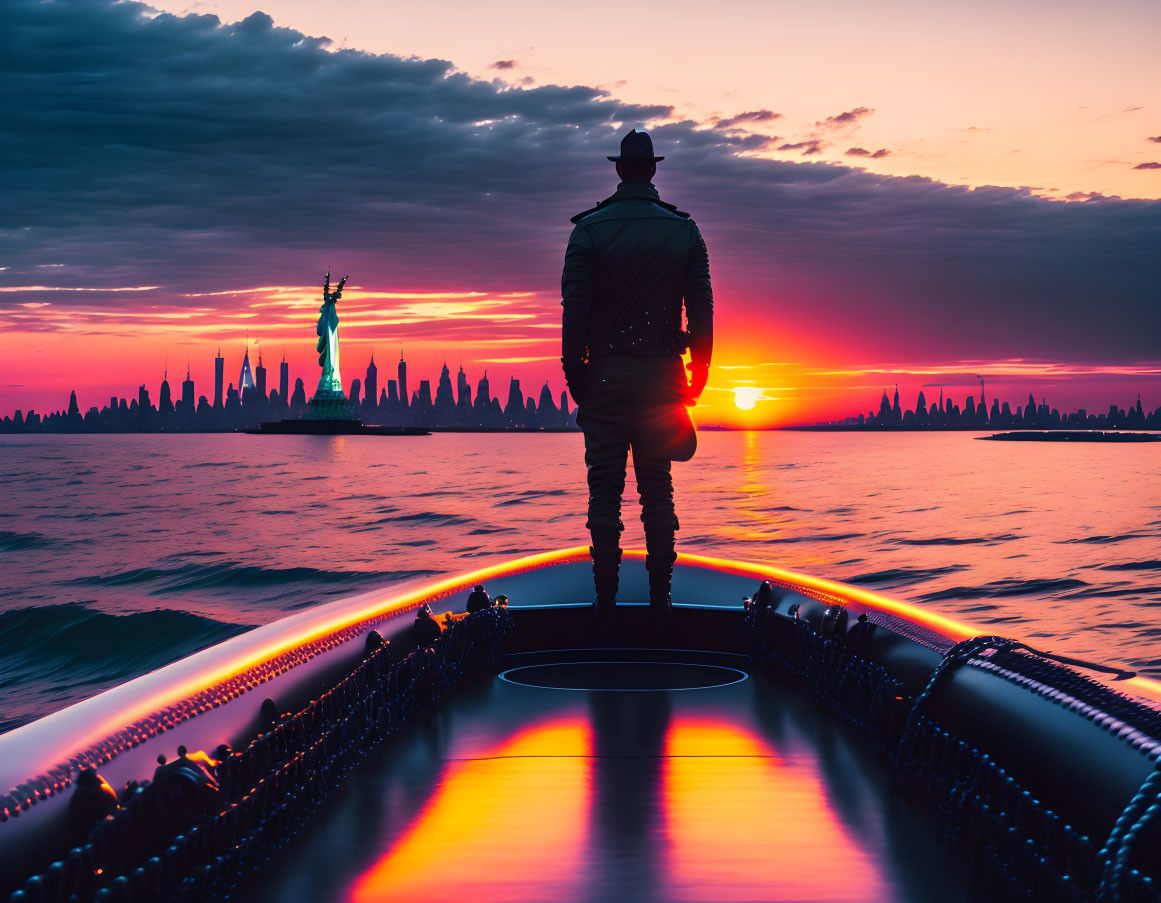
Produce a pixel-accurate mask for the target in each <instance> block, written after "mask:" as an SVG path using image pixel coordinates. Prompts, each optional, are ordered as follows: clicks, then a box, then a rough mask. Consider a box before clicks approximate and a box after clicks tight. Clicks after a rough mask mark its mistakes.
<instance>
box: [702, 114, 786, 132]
mask: <svg viewBox="0 0 1161 903" xmlns="http://www.w3.org/2000/svg"><path fill="white" fill-rule="evenodd" d="M781 118H782V114H781V113H775V112H773V111H772V110H750V111H748V112H746V113H739V114H738V115H736V116H731V117H730V118H729V119H718V120H717V121H716V122H715V123H714V125H716V126H717V127H718V128H719V129H729V128H736V127H738V126H742V125H745V126H748V125H757V124H759V123H763V122H773V121H774V120H775V119H781Z"/></svg>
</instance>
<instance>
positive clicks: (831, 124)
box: [815, 107, 875, 128]
mask: <svg viewBox="0 0 1161 903" xmlns="http://www.w3.org/2000/svg"><path fill="white" fill-rule="evenodd" d="M874 112H875V111H874V109H872V108H871V107H855V108H854V109H853V110H847V111H846V112H845V113H839V114H838V115H837V116H827V117H826V119H824V120H822V122H816V123H815V125H819V126H822V127H823V128H842V127H843V126H848V125H854V124H855V123H856V122H858V121H859V120H860V119H863V118H865V117H867V116H870V115H871V114H872V113H874Z"/></svg>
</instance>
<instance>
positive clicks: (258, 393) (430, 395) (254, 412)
mask: <svg viewBox="0 0 1161 903" xmlns="http://www.w3.org/2000/svg"><path fill="white" fill-rule="evenodd" d="M362 372H363V375H362V376H356V377H353V378H351V379H350V380H349V383H348V387H347V388H346V397H347V402H348V404H349V406H350V410H351V414H352V416H353V417H355V418H357V419H362V420H364V422H365V423H366V424H368V425H390V426H418V427H428V428H434V427H440V428H479V429H510V428H522V429H526V428H532V429H565V428H575V425H576V408H575V406H573V405H572V404H571V402H570V399H569V396H568V393H567V390H565V389H564V388H561V389H560V394H559V399H557V398H556V397H554V395H553V391H552V389H551V388H550V387H549V381H548V380H545V382H544V384H543V385H542V386H541V387H540V389H539V391H538V392H534V393H532V394H529V395H527V396H525V395H524V390H523V388H522V386H521V383H520V380H519V379H517V378H516V377H515V376H509V378H508V384H507V388H506V391H504V392H503V395H504V400H501V397H500V395H499V394H496V395H493V394H492V388H491V383H492V381H491V378H490V377H489V376H488V371H487V369H485V370H484V371H483V375H481V376H480V377H479V380H478V381H477V382H476V388H475V391H474V398H473V389H472V385H471V382H470V381H469V379H468V376H467V373H466V372H465V371H464V369H463V366H462V364H461V365H460V366H459V368H458V370H457V373H456V380H455V384H454V387H453V384H452V380H451V371H450V369H449V367H448V366H447V363H446V362H444V363H443V365H442V366H441V370H440V376H439V379H438V381H437V382H436V384H435V389H434V390H433V389H432V381H431V380H430V379H418V380H415V379H414V377H412V378H411V380H410V382H409V377H408V372H409V368H408V364H407V361H406V360H405V358H404V356H403V351H402V349H400V356H399V360H398V362H397V363H396V365H395V378H394V379H392V378H390V377H388V378H387V379H386V380H385V381H384V382H383V383H382V384H380V383H379V367H378V365H377V364H376V362H375V358H374V352H373V351H372V353H371V357H370V359H369V360H368V362H367V366H366V369H365V370H363V371H362ZM267 375H268V368H267V367H266V366H265V363H264V358H263V356H262V352H261V350H259V352H258V361H257V364H256V365H255V366H254V367H251V365H250V349H249V347H248V346H247V347H246V348H245V349H244V351H243V353H242V359H241V364H240V366H239V371H238V383H237V386H235V384H234V382H233V381H232V380H229V379H228V378H227V370H226V358H225V357H223V356H222V354H221V349H220V348H219V350H218V353H217V354H216V355H215V357H214V379H213V388H212V390H210V391H209V392H204V393H198V391H197V383H196V380H194V379H193V378H192V375H191V370H190V368H189V366H188V364H187V367H186V375H185V378H184V379H182V380H181V382H180V393H179V394H178V395H177V396H176V400H175V393H174V391H173V385H171V384H170V382H169V372H168V368H167V369H166V370H165V371H163V374H162V379H161V382H160V383H159V384H158V386H157V396H156V402H154V400H153V398H154V397H153V393H152V391H151V389H150V387H149V385H148V384H146V383H141V384H140V385H139V386H138V389H137V395H136V398H131V397H130V396H128V395H121V394H117V393H114V394H111V395H110V396H109V398H108V404H106V405H104V406H100V405H88V406H87V407H85V406H82V405H81V404H80V402H79V401H78V399H77V394H76V391H75V390H73V391H71V392H70V396H69V403H68V405H67V407H66V408H61V409H56V408H50V409H49V410H47V411H45V412H44V413H41V412H39V411H36V409H35V408H32V409H28V410H27V411H25V410H22V409H19V408H18V409H16V410H15V411H14V412H13V413H12V414H4V415H3V416H2V417H0V431H3V432H27V431H40V430H44V431H47V432H137V431H145V432H169V431H172V432H183V431H184V432H196V431H211V432H222V431H230V430H236V429H241V428H249V427H254V426H258V425H259V424H260V423H262V422H264V421H267V420H277V419H281V418H287V419H299V418H301V417H302V416H303V415H304V414H305V413H306V411H307V402H308V401H309V400H310V398H311V395H312V392H310V391H308V390H307V388H306V386H307V385H308V383H309V382H310V380H309V379H307V380H304V379H303V377H301V376H297V377H295V378H294V383H293V386H294V387H293V389H291V380H290V364H289V362H288V361H287V360H286V359H285V357H283V358H282V359H281V360H279V362H278V384H277V386H271V387H270V389H269V391H267V385H268V380H267ZM562 382H563V381H562ZM413 387H414V391H411V390H412V388H413ZM534 394H535V395H536V398H535V400H534V398H533V395H534Z"/></svg>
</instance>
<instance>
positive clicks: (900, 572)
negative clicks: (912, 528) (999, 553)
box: [846, 564, 967, 584]
mask: <svg viewBox="0 0 1161 903" xmlns="http://www.w3.org/2000/svg"><path fill="white" fill-rule="evenodd" d="M965 570H967V565H966V564H948V565H944V566H943V567H934V568H889V569H888V570H885V571H874V572H872V573H870V574H859V575H858V576H857V577H848V578H847V579H846V582H847V583H867V584H876V583H897V582H912V581H919V580H930V579H932V578H933V577H940V576H942V575H944V574H953V573H955V572H956V571H965Z"/></svg>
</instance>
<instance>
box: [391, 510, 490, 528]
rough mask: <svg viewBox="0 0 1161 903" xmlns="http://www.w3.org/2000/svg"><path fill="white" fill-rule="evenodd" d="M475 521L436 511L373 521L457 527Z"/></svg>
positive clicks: (460, 515)
mask: <svg viewBox="0 0 1161 903" xmlns="http://www.w3.org/2000/svg"><path fill="white" fill-rule="evenodd" d="M474 520H475V518H472V517H464V516H463V515H462V514H440V513H439V512H436V511H419V512H417V513H415V514H396V515H394V516H393V517H384V518H381V519H380V520H377V521H375V523H377V524H388V523H399V524H439V525H440V526H459V525H463V524H470V523H472V522H473V521H474Z"/></svg>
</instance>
